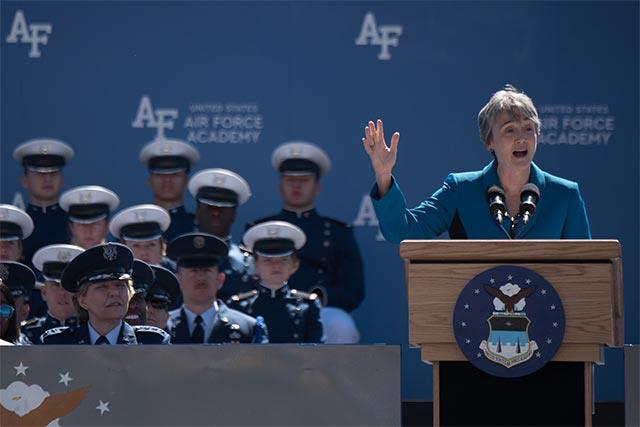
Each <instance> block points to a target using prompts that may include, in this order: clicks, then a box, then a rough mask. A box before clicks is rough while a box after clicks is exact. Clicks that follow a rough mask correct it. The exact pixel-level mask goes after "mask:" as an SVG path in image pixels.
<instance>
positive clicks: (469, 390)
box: [362, 85, 591, 425]
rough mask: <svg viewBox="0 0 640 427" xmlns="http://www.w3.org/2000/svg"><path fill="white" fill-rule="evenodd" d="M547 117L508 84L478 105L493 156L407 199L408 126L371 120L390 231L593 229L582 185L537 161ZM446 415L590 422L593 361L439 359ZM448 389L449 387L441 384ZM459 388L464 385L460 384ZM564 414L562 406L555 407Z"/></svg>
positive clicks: (377, 189) (467, 234)
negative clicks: (390, 128)
mask: <svg viewBox="0 0 640 427" xmlns="http://www.w3.org/2000/svg"><path fill="white" fill-rule="evenodd" d="M540 125H541V123H540V119H539V117H538V112H537V110H536V107H535V106H534V104H533V101H531V99H530V98H529V97H528V96H527V95H525V94H524V93H522V92H520V91H518V90H516V89H515V88H514V87H513V86H510V85H507V86H506V87H505V88H504V89H503V90H500V91H498V92H496V93H494V94H493V96H492V97H491V99H490V100H489V102H487V104H486V105H485V106H484V107H483V108H482V109H481V110H480V113H479V114H478V127H479V130H480V139H481V140H482V142H483V143H484V145H485V147H486V149H487V150H488V151H489V153H491V155H492V157H493V158H492V160H491V162H490V163H489V164H488V165H487V166H485V167H484V168H483V169H482V170H480V171H476V172H464V173H452V174H449V176H447V178H446V180H445V181H444V184H443V185H442V187H441V188H440V189H438V190H437V191H436V192H435V193H433V195H432V196H431V197H429V198H428V199H426V200H425V201H423V202H422V203H420V204H419V205H418V206H416V207H414V208H410V209H409V208H407V206H406V201H405V198H404V195H403V194H402V192H401V190H400V187H399V185H398V182H397V181H396V179H395V178H394V177H393V175H392V171H393V167H394V165H395V163H396V155H397V152H398V142H399V140H400V134H399V133H398V132H396V133H394V134H393V136H392V137H391V144H390V145H389V146H387V144H386V142H385V138H384V130H383V124H382V120H378V121H377V123H375V124H374V123H373V122H369V123H368V125H367V126H366V127H365V129H364V138H362V145H363V148H364V150H365V151H366V153H367V154H368V155H369V158H370V159H371V165H372V166H373V170H374V173H375V178H376V183H375V185H374V186H373V188H372V190H371V199H372V200H373V206H374V209H375V211H376V214H377V217H378V221H379V225H380V230H381V231H382V234H383V236H384V237H385V239H386V240H387V241H389V242H392V243H399V242H400V241H402V240H405V239H430V238H434V237H437V236H439V235H440V234H443V233H444V232H448V233H449V237H450V238H452V239H590V238H591V231H590V228H589V220H588V218H587V212H586V209H585V206H584V202H583V200H582V197H581V195H580V191H579V189H578V185H577V184H576V183H575V182H571V181H568V180H565V179H562V178H558V177H556V176H553V175H551V174H549V173H547V172H544V171H543V170H542V169H540V168H539V167H538V166H537V165H536V164H535V163H533V157H534V155H535V153H536V147H537V142H538V135H539V134H540ZM438 372H439V375H440V382H439V383H440V384H444V385H446V386H447V387H450V389H449V393H444V392H441V393H440V396H441V398H440V407H439V410H440V422H441V423H442V424H443V425H497V424H503V425H506V424H510V425H545V424H547V425H549V423H550V424H553V425H579V424H584V423H585V420H584V407H583V393H584V392H583V390H584V388H583V387H584V364H582V363H576V362H569V363H563V362H554V363H548V364H546V365H545V366H544V367H543V368H541V369H539V370H538V371H536V372H534V373H532V374H529V375H526V376H523V377H518V378H502V377H494V376H491V375H489V374H486V373H485V372H483V371H481V370H480V369H477V368H475V367H474V366H473V365H472V364H470V363H469V362H440V364H439V371H438ZM441 390H442V387H441ZM452 390H455V391H452ZM549 414H557V415H549Z"/></svg>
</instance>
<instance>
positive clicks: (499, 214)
mask: <svg viewBox="0 0 640 427" xmlns="http://www.w3.org/2000/svg"><path fill="white" fill-rule="evenodd" d="M504 200H505V196H504V191H502V188H500V187H498V186H497V185H492V186H491V187H489V189H488V190H487V202H488V203H489V212H491V216H492V217H493V219H495V220H496V222H497V223H498V224H502V220H503V219H504V217H505V216H506V215H507V205H505V203H504Z"/></svg>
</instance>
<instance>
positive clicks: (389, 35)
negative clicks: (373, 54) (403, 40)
mask: <svg viewBox="0 0 640 427" xmlns="http://www.w3.org/2000/svg"><path fill="white" fill-rule="evenodd" d="M401 35H402V25H378V24H377V23H376V17H375V15H374V14H373V12H367V13H366V14H365V15H364V21H362V27H361V28H360V34H359V35H358V38H357V39H356V45H358V46H366V45H374V46H380V53H379V54H378V59H379V60H381V61H388V60H389V59H391V52H390V51H389V46H393V47H397V46H398V45H399V44H400V36H401Z"/></svg>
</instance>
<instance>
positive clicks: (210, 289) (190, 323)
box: [167, 233, 264, 344]
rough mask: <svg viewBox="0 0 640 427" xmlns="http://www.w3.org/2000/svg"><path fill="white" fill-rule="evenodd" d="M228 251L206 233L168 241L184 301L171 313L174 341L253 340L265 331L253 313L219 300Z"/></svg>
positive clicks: (190, 234)
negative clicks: (222, 270) (222, 268)
mask: <svg viewBox="0 0 640 427" xmlns="http://www.w3.org/2000/svg"><path fill="white" fill-rule="evenodd" d="M228 253H229V248H228V247H227V244H226V243H225V242H224V241H223V240H222V239H219V238H217V237H215V236H213V235H211V234H206V233H189V234H183V235H182V236H180V237H178V238H176V239H174V240H173V241H172V242H171V243H169V246H168V247H167V255H168V256H169V258H171V259H172V260H173V261H175V263H176V265H177V273H176V276H177V277H178V282H179V283H180V289H181V291H182V298H183V301H184V302H183V304H182V307H181V308H179V309H177V310H174V311H172V312H171V313H170V315H171V320H170V321H171V323H172V328H171V337H172V342H173V343H175V344H178V343H180V344H186V343H196V344H197V343H221V342H242V343H251V342H253V341H254V339H255V338H256V337H262V336H263V335H264V331H263V330H261V329H260V326H259V325H258V324H257V323H256V320H255V319H254V318H253V317H250V316H248V315H246V314H244V313H242V312H240V311H237V310H233V309H231V308H229V307H227V306H226V305H225V304H224V303H223V302H221V301H218V300H217V297H216V294H217V292H218V289H220V287H221V286H222V284H223V283H224V280H225V274H224V273H223V272H221V271H219V265H220V264H221V263H223V262H224V261H225V260H226V258H227V257H228ZM260 342H263V341H262V340H261V341H260Z"/></svg>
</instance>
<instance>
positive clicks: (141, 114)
mask: <svg viewBox="0 0 640 427" xmlns="http://www.w3.org/2000/svg"><path fill="white" fill-rule="evenodd" d="M177 118H178V110H177V109H175V108H156V109H154V108H153V105H152V104H151V97H149V95H142V98H141V99H140V104H139V105H138V112H137V113H136V118H135V119H134V120H133V122H132V123H131V127H134V128H145V127H147V128H151V129H156V131H157V134H156V139H163V138H164V137H165V134H164V130H165V129H173V127H174V126H175V120H176V119H177Z"/></svg>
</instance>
